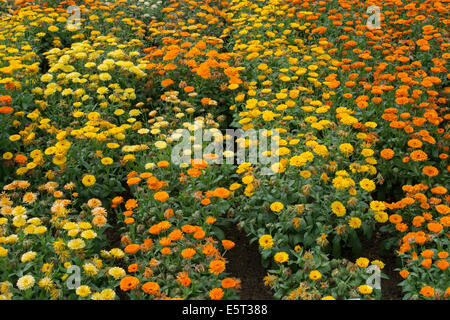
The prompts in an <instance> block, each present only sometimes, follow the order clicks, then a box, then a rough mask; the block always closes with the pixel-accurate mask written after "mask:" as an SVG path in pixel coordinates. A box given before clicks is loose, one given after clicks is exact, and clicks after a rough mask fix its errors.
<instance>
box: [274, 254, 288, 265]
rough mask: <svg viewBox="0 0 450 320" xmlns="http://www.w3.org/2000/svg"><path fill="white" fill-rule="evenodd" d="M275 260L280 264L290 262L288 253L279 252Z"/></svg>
mask: <svg viewBox="0 0 450 320" xmlns="http://www.w3.org/2000/svg"><path fill="white" fill-rule="evenodd" d="M274 260H275V261H276V262H278V263H284V262H287V261H289V255H288V254H287V253H286V252H277V253H276V254H275V256H274Z"/></svg>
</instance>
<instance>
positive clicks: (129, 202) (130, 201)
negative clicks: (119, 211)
mask: <svg viewBox="0 0 450 320" xmlns="http://www.w3.org/2000/svg"><path fill="white" fill-rule="evenodd" d="M137 207H138V203H137V201H136V200H135V199H128V200H127V202H126V203H125V209H127V210H133V209H135V208H137Z"/></svg>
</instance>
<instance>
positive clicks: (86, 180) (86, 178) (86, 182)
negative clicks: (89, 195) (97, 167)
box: [81, 174, 97, 187]
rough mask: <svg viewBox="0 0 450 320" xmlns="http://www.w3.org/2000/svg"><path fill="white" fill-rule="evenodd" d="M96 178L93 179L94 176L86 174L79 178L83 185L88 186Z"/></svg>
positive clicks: (93, 182)
mask: <svg viewBox="0 0 450 320" xmlns="http://www.w3.org/2000/svg"><path fill="white" fill-rule="evenodd" d="M96 181H97V180H96V179H95V176H93V175H90V174H87V175H85V176H84V177H83V179H82V180H81V182H82V183H83V185H84V186H86V187H90V186H92V185H93V184H95V182H96Z"/></svg>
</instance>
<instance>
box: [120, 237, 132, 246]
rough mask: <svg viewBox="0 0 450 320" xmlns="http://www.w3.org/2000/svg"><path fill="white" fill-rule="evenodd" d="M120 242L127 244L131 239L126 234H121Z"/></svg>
mask: <svg viewBox="0 0 450 320" xmlns="http://www.w3.org/2000/svg"><path fill="white" fill-rule="evenodd" d="M120 242H122V243H123V244H124V245H129V244H131V239H130V238H128V237H127V236H123V237H122V238H121V239H120Z"/></svg>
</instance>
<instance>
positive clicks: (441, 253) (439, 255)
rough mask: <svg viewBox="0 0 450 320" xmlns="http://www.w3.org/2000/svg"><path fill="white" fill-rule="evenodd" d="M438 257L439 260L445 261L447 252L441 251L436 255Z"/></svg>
mask: <svg viewBox="0 0 450 320" xmlns="http://www.w3.org/2000/svg"><path fill="white" fill-rule="evenodd" d="M438 257H439V258H440V259H446V258H447V257H448V252H446V251H441V252H439V253H438Z"/></svg>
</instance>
